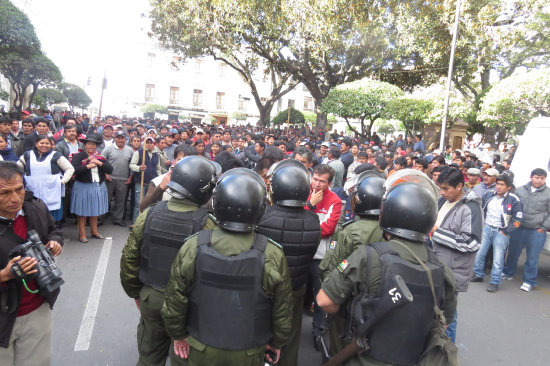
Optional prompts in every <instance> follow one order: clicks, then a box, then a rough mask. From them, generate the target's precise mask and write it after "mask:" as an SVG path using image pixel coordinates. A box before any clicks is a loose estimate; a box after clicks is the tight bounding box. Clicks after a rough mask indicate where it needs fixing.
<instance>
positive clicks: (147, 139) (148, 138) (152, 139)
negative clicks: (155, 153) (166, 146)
mask: <svg viewBox="0 0 550 366" xmlns="http://www.w3.org/2000/svg"><path fill="white" fill-rule="evenodd" d="M149 140H151V141H153V142H155V139H154V138H152V137H151V136H149V137H147V138H146V139H145V142H147V141H149Z"/></svg>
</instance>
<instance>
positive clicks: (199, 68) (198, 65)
mask: <svg viewBox="0 0 550 366" xmlns="http://www.w3.org/2000/svg"><path fill="white" fill-rule="evenodd" d="M202 63H203V60H202V59H200V58H198V59H197V60H196V61H195V72H196V73H197V74H199V73H200V72H201V71H202Z"/></svg>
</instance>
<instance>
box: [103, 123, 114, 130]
mask: <svg viewBox="0 0 550 366" xmlns="http://www.w3.org/2000/svg"><path fill="white" fill-rule="evenodd" d="M107 127H111V128H113V125H112V124H110V123H107V124H106V125H104V126H103V129H106V128H107Z"/></svg>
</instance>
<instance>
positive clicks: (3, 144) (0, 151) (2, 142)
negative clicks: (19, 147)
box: [0, 135, 18, 161]
mask: <svg viewBox="0 0 550 366" xmlns="http://www.w3.org/2000/svg"><path fill="white" fill-rule="evenodd" d="M17 159H18V158H17V155H15V153H14V152H13V150H12V149H11V148H10V147H8V141H6V138H5V137H4V136H3V135H0V160H4V161H17Z"/></svg>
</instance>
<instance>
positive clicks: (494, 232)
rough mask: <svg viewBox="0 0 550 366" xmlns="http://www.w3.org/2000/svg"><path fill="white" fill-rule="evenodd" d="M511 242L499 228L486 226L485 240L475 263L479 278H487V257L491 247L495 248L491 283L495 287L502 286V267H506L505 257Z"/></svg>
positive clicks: (476, 273)
mask: <svg viewBox="0 0 550 366" xmlns="http://www.w3.org/2000/svg"><path fill="white" fill-rule="evenodd" d="M509 242H510V237H509V236H508V235H503V234H502V233H501V232H500V231H499V229H498V228H492V227H490V226H487V225H485V226H484V227H483V238H482V240H481V247H480V248H479V251H478V252H477V255H476V261H475V263H474V274H475V275H476V276H477V277H480V278H483V277H484V276H485V257H487V253H489V250H490V249H491V247H493V268H492V269H491V283H494V284H495V285H499V284H500V280H501V277H500V275H501V274H502V267H503V265H504V255H505V254H506V248H507V247H508V243H509Z"/></svg>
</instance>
